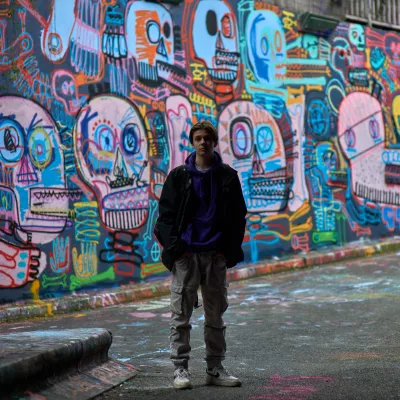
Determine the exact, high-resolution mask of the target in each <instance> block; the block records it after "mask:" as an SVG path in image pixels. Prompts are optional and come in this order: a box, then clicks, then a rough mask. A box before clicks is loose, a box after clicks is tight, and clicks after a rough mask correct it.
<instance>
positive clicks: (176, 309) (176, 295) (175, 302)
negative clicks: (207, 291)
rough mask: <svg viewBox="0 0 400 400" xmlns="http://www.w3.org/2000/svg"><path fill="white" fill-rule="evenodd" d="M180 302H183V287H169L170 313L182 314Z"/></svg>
mask: <svg viewBox="0 0 400 400" xmlns="http://www.w3.org/2000/svg"><path fill="white" fill-rule="evenodd" d="M182 302H183V287H182V286H176V285H172V286H171V311H172V312H173V313H174V314H178V315H180V314H182Z"/></svg>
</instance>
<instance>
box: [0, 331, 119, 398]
mask: <svg viewBox="0 0 400 400" xmlns="http://www.w3.org/2000/svg"><path fill="white" fill-rule="evenodd" d="M0 341H1V343H2V351H1V353H2V357H1V362H0V387H1V393H2V394H1V395H0V398H2V396H3V395H4V394H6V393H7V391H15V390H17V389H20V390H24V389H25V388H27V387H28V386H29V385H35V384H37V383H38V382H45V381H47V380H54V379H57V378H60V377H62V376H65V375H66V374H71V373H77V372H80V371H83V370H85V369H88V368H90V367H92V366H93V365H98V364H101V363H104V362H106V361H107V360H108V349H109V348H110V346H111V343H112V334H111V332H109V331H107V330H105V329H73V330H64V331H62V332H50V333H48V334H47V336H46V333H45V332H40V331H39V332H19V333H18V334H8V335H0Z"/></svg>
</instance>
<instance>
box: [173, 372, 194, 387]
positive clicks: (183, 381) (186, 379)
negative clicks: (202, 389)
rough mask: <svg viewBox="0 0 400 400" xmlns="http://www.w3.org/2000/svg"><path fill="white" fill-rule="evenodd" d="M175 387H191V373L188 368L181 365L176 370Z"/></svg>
mask: <svg viewBox="0 0 400 400" xmlns="http://www.w3.org/2000/svg"><path fill="white" fill-rule="evenodd" d="M174 388H175V389H191V388H192V383H191V382H190V373H189V371H188V370H187V369H186V368H183V367H179V368H177V369H176V370H175V372H174Z"/></svg>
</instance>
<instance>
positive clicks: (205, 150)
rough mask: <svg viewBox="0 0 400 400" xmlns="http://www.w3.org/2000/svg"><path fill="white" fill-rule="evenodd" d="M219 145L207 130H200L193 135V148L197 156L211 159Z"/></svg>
mask: <svg viewBox="0 0 400 400" xmlns="http://www.w3.org/2000/svg"><path fill="white" fill-rule="evenodd" d="M216 145H217V143H216V142H215V141H214V139H213V137H212V136H211V134H209V133H208V132H207V131H206V130H205V129H200V130H198V131H196V132H195V133H194V134H193V147H194V149H195V150H196V154H198V155H199V156H202V157H206V158H207V157H211V156H212V154H213V151H214V147H215V146H216Z"/></svg>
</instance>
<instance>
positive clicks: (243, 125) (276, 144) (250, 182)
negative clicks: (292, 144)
mask: <svg viewBox="0 0 400 400" xmlns="http://www.w3.org/2000/svg"><path fill="white" fill-rule="evenodd" d="M218 127H219V149H220V153H221V155H222V157H223V159H224V161H225V162H227V163H229V164H230V165H232V166H233V167H234V168H235V169H236V170H237V171H238V173H239V178H240V181H241V183H242V188H243V194H244V196H245V199H246V206H247V208H248V210H249V212H259V213H270V212H278V211H279V210H282V209H283V208H284V207H285V206H286V204H287V201H288V199H289V189H290V179H289V178H288V176H287V173H286V154H285V146H284V144H283V140H282V135H281V133H280V130H279V126H278V125H277V123H276V122H275V120H274V118H273V117H272V115H271V114H270V113H269V112H268V111H266V110H264V109H262V108H260V107H257V106H256V105H255V104H254V103H251V102H249V101H237V102H234V103H231V104H230V105H229V106H227V107H226V108H225V109H224V110H223V112H222V113H221V116H220V119H219V122H218Z"/></svg>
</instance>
